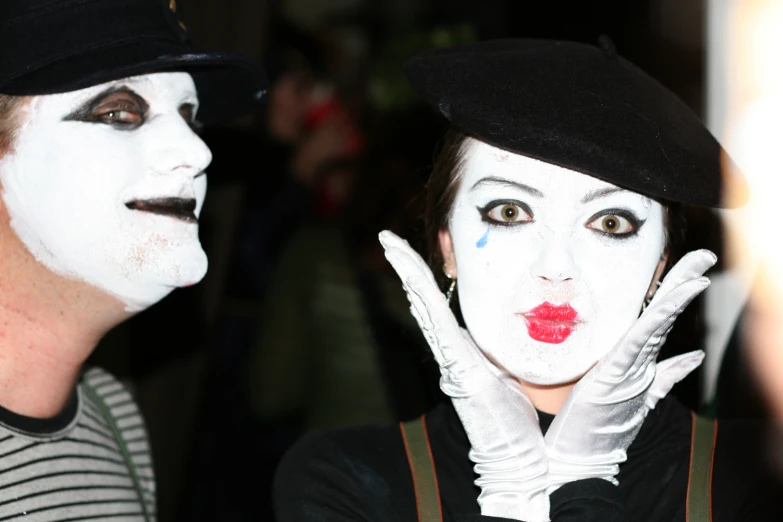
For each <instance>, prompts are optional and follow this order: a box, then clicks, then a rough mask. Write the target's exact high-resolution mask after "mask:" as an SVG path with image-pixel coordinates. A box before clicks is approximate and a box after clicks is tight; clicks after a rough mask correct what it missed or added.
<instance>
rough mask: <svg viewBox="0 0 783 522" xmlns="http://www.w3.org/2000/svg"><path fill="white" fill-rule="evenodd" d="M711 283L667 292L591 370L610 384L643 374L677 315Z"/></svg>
mask: <svg viewBox="0 0 783 522" xmlns="http://www.w3.org/2000/svg"><path fill="white" fill-rule="evenodd" d="M709 284H710V280H709V279H707V278H706V277H700V278H698V279H693V280H690V281H686V282H684V283H682V284H680V285H679V286H678V287H677V288H675V289H674V290H672V291H671V292H668V293H667V295H666V296H664V297H663V298H662V300H661V301H660V302H659V303H657V304H656V305H655V306H651V307H650V308H648V309H647V311H646V312H645V313H644V314H643V315H642V316H641V317H639V319H637V320H636V322H635V323H634V324H633V326H631V329H630V330H629V331H628V333H627V334H626V335H625V336H624V337H623V338H622V339H621V341H620V342H619V343H618V345H617V347H616V348H615V349H614V350H612V351H611V352H610V353H609V354H608V355H607V356H606V357H605V358H604V359H603V360H602V361H601V362H600V363H599V364H598V365H597V366H596V367H595V368H594V369H593V370H596V373H595V375H600V376H601V377H602V379H605V380H608V381H610V382H620V381H622V380H624V379H626V378H627V377H628V375H629V374H632V373H634V374H643V373H644V372H645V369H646V367H647V365H649V364H650V362H652V361H653V360H655V358H656V357H657V356H658V353H659V352H660V349H661V346H663V342H664V341H665V340H666V336H667V335H668V333H669V330H670V329H671V327H672V326H673V325H674V321H675V320H676V319H677V317H679V315H680V313H682V311H683V310H684V309H685V308H686V307H687V306H688V304H690V302H691V301H693V299H694V298H696V296H697V295H699V294H700V293H701V292H703V291H704V289H705V288H707V287H708V286H709Z"/></svg>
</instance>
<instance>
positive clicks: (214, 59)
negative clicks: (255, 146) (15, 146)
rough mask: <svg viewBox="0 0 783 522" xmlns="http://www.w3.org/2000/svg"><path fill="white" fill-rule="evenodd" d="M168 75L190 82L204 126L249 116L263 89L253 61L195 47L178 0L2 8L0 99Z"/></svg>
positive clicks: (35, 0)
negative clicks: (154, 74) (170, 72)
mask: <svg viewBox="0 0 783 522" xmlns="http://www.w3.org/2000/svg"><path fill="white" fill-rule="evenodd" d="M167 70H176V71H186V72H188V73H190V74H191V75H192V76H193V79H194V81H195V83H196V88H197V89H198V94H199V100H200V102H201V107H200V109H199V120H201V121H203V122H205V123H212V122H215V121H219V120H226V119H230V118H232V117H235V116H239V115H241V114H243V113H245V112H247V111H248V110H250V109H252V107H253V105H254V104H255V103H256V102H257V101H258V99H259V98H261V96H262V95H263V94H264V92H265V90H266V88H267V81H266V78H265V76H264V73H263V71H262V69H261V68H260V66H259V65H258V64H257V63H255V62H254V61H252V60H250V59H248V58H245V57H244V56H241V55H236V54H228V53H217V52H206V51H203V50H201V49H198V48H196V47H195V46H194V45H193V44H192V42H191V41H190V37H189V35H188V31H187V27H186V26H185V24H184V22H183V20H182V17H181V9H179V8H178V5H177V1H176V0H2V1H1V2H0V93H3V94H9V95H39V94H55V93H62V92H68V91H74V90H78V89H83V88H86V87H91V86H93V85H97V84H101V83H105V82H108V81H111V80H116V79H120V78H125V77H128V76H134V75H139V74H147V73H150V72H156V71H167Z"/></svg>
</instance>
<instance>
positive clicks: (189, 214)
mask: <svg viewBox="0 0 783 522" xmlns="http://www.w3.org/2000/svg"><path fill="white" fill-rule="evenodd" d="M125 206H126V207H128V208H129V209H130V210H138V211H140V212H149V213H151V214H159V215H161V216H169V217H173V218H176V219H179V220H182V221H185V222H187V223H198V218H197V217H196V214H195V212H194V211H195V210H196V200H195V199H192V198H154V199H134V200H133V201H128V202H127V203H125Z"/></svg>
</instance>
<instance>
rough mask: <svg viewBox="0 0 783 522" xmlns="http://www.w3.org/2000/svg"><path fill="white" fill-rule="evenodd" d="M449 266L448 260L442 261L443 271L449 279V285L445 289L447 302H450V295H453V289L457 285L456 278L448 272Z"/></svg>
mask: <svg viewBox="0 0 783 522" xmlns="http://www.w3.org/2000/svg"><path fill="white" fill-rule="evenodd" d="M449 266H451V264H450V263H449V262H446V263H443V273H444V274H446V277H448V278H449V279H451V285H449V289H448V290H446V303H447V304H451V296H452V295H454V289H455V288H456V287H457V280H456V279H455V278H454V277H453V276H452V275H451V273H450V272H449Z"/></svg>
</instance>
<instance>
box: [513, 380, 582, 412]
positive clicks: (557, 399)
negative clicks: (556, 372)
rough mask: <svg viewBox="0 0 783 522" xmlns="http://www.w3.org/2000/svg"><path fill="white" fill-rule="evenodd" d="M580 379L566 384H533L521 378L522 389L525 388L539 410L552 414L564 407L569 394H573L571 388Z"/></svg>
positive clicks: (526, 393)
mask: <svg viewBox="0 0 783 522" xmlns="http://www.w3.org/2000/svg"><path fill="white" fill-rule="evenodd" d="M577 382H579V381H578V380H576V381H572V382H569V383H565V384H549V385H542V384H532V383H529V382H526V381H523V380H521V379H520V380H519V383H520V384H521V385H522V389H524V390H525V395H527V397H528V399H530V402H532V403H533V406H535V407H536V409H537V410H539V411H543V412H544V413H549V414H551V415H557V414H558V412H559V411H560V408H562V407H563V404H564V403H565V401H566V399H567V398H568V396H569V395H570V394H571V390H573V389H574V386H576V383H577Z"/></svg>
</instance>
